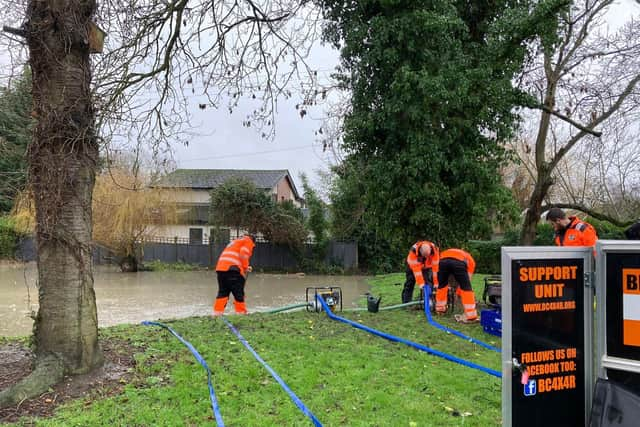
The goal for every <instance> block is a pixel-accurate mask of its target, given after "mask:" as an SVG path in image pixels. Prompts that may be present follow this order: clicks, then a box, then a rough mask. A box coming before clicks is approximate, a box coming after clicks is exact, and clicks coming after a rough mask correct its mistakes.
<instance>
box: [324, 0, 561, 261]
mask: <svg viewBox="0 0 640 427" xmlns="http://www.w3.org/2000/svg"><path fill="white" fill-rule="evenodd" d="M319 3H320V4H321V5H322V6H323V8H324V9H325V17H326V18H327V19H328V20H329V25H328V26H327V27H326V30H325V37H326V38H327V39H328V40H329V41H331V42H333V43H334V44H335V45H336V46H338V47H340V48H341V58H342V70H343V73H342V75H341V79H342V82H343V85H344V87H345V88H346V89H349V90H351V91H352V94H353V98H352V102H351V105H350V111H349V112H348V114H347V115H346V118H345V123H344V147H345V150H346V152H347V155H348V158H349V161H348V162H346V163H345V165H344V167H342V168H341V171H340V173H339V179H341V180H350V181H351V182H352V184H346V187H348V188H351V189H353V188H356V187H359V189H358V191H359V192H360V197H361V198H362V199H361V201H360V203H357V204H355V205H354V206H356V207H357V209H358V211H359V212H361V213H362V215H364V218H366V226H367V227H369V229H370V232H371V234H372V235H375V236H377V237H376V240H383V241H384V242H385V245H392V246H393V247H395V248H404V249H406V246H407V245H408V244H409V243H411V242H412V241H414V240H415V239H418V238H428V239H430V240H434V241H436V242H438V243H439V244H441V245H443V246H447V245H454V244H459V243H461V242H463V241H465V240H466V239H468V238H470V237H472V236H478V235H482V234H486V232H487V229H490V225H491V222H492V220H496V219H497V218H498V216H497V215H499V214H501V215H506V216H507V217H509V216H511V213H512V212H513V209H512V208H513V206H514V205H513V203H512V202H511V199H510V197H509V196H508V193H507V192H505V189H504V188H503V187H502V186H501V184H500V175H499V167H500V166H501V164H502V162H503V160H504V157H505V153H504V151H503V150H502V148H501V145H500V142H501V141H504V140H505V139H506V138H507V137H509V136H510V135H511V134H512V129H513V125H514V123H515V122H516V119H517V117H516V116H515V115H514V113H513V111H514V106H516V105H519V104H521V103H524V102H525V101H526V98H525V97H524V95H523V94H522V93H521V92H520V91H518V90H517V89H515V88H514V87H513V85H512V79H513V78H514V76H515V75H516V74H517V73H518V72H519V71H520V70H521V68H522V66H523V62H524V60H525V58H526V56H527V48H526V43H525V42H526V41H527V40H528V39H529V38H531V37H533V36H535V35H536V34H537V33H538V32H539V31H540V29H541V28H542V27H543V25H541V23H542V22H544V21H545V20H547V19H548V18H549V17H552V16H553V13H554V12H555V10H557V9H558V8H559V6H558V2H542V3H538V6H537V7H533V5H531V4H528V5H524V4H523V5H522V6H518V9H516V8H515V6H513V5H512V4H511V3H510V2H508V1H499V2H491V3H481V4H478V5H476V6H477V7H473V8H471V7H469V5H468V3H466V2H444V1H435V2H434V1H411V2H404V1H381V0H368V1H359V2H345V1H337V0H323V1H319ZM529 6H531V10H532V12H530V11H529V10H528V9H527V8H528V7H529ZM355 181H359V183H357V184H356V182H355ZM350 194H351V197H355V196H357V195H356V194H355V193H353V192H351V193H350ZM345 224H346V223H345Z"/></svg>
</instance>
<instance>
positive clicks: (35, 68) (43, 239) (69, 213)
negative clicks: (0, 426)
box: [0, 0, 102, 405]
mask: <svg viewBox="0 0 640 427" xmlns="http://www.w3.org/2000/svg"><path fill="white" fill-rule="evenodd" d="M95 6H96V5H95V2H94V1H92V0H50V1H42V0H31V1H30V2H29V6H28V27H27V28H28V31H27V42H28V45H29V52H30V65H31V70H32V75H33V113H32V114H33V115H34V116H35V118H36V119H37V126H36V129H35V131H34V136H33V141H32V144H31V146H30V148H29V162H30V171H29V172H30V181H31V185H32V188H33V192H34V196H35V204H36V239H37V243H38V258H37V263H38V281H39V302H40V308H39V311H38V315H37V318H36V322H35V327H34V335H35V345H36V348H35V351H36V369H35V370H34V372H33V374H32V375H30V376H29V377H27V379H26V380H25V381H24V382H23V383H21V384H19V385H18V386H17V387H15V389H16V390H15V391H14V390H11V389H9V390H8V391H5V392H3V393H2V396H0V405H2V404H3V400H4V404H7V403H10V402H12V401H16V399H21V398H24V397H27V395H34V394H38V393H40V392H41V391H42V390H38V389H39V388H42V387H45V390H46V387H48V385H46V384H47V383H49V385H50V384H51V383H54V382H56V381H59V380H60V379H61V377H62V374H64V373H70V374H77V373H83V372H88V371H90V370H92V369H93V368H95V367H97V366H98V365H100V364H101V363H102V354H101V351H100V348H99V345H98V320H97V312H96V300H95V293H94V290H93V273H92V258H91V198H92V192H93V185H94V181H95V169H96V161H97V157H98V144H97V141H96V137H95V132H94V111H93V107H92V99H91V92H90V90H91V88H90V84H91V65H90V60H89V47H88V35H87V30H88V24H89V22H90V21H91V17H92V16H93V13H94V11H95ZM43 376H45V377H46V376H48V378H49V381H45V380H44V379H43ZM28 384H31V386H29V385H28Z"/></svg>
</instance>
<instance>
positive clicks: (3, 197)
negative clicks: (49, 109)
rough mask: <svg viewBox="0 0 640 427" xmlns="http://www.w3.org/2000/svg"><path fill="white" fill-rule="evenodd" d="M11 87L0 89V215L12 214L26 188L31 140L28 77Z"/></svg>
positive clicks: (23, 77) (29, 82)
mask: <svg viewBox="0 0 640 427" xmlns="http://www.w3.org/2000/svg"><path fill="white" fill-rule="evenodd" d="M14 83H15V84H13V85H12V86H10V87H6V88H0V214H1V213H7V212H9V211H11V209H12V208H13V204H14V200H15V198H16V196H17V195H18V193H19V192H20V191H21V190H22V189H23V188H24V186H25V182H26V176H27V160H26V152H27V147H28V145H29V141H30V140H31V130H32V119H31V116H30V112H31V73H30V72H28V71H25V72H24V74H23V75H22V76H21V77H20V78H19V79H18V80H16V81H15V82H14Z"/></svg>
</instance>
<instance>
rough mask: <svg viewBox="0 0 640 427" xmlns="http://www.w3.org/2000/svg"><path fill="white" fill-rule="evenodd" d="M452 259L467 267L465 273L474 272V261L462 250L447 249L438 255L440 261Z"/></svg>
mask: <svg viewBox="0 0 640 427" xmlns="http://www.w3.org/2000/svg"><path fill="white" fill-rule="evenodd" d="M445 258H453V259H457V260H460V261H462V262H464V263H465V264H466V265H467V273H469V274H473V272H474V271H476V261H475V260H474V259H473V257H472V256H471V254H470V253H469V252H466V251H463V250H462V249H447V250H446V251H444V252H442V253H441V254H440V259H445Z"/></svg>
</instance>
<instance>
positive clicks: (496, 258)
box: [468, 218, 625, 274]
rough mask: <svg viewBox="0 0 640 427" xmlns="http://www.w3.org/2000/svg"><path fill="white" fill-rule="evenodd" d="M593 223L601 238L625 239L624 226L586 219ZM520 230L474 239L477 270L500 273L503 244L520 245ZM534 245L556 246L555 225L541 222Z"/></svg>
mask: <svg viewBox="0 0 640 427" xmlns="http://www.w3.org/2000/svg"><path fill="white" fill-rule="evenodd" d="M586 221H587V222H588V223H589V224H591V225H593V226H594V227H595V229H596V232H597V233H598V238H599V239H612V240H623V239H624V238H625V236H624V228H621V227H617V226H615V225H613V224H611V223H609V222H606V221H598V220H596V219H594V218H591V219H587V220H586ZM519 238H520V230H519V229H516V230H511V231H509V232H507V233H505V235H504V237H503V238H501V239H499V240H472V241H470V242H469V244H468V249H469V253H471V256H473V259H475V260H476V272H478V273H483V274H498V273H500V269H501V266H500V263H501V248H502V247H503V246H519V245H518V239H519ZM533 245H534V246H554V245H555V242H554V232H553V227H552V226H551V225H550V224H549V223H547V222H541V223H539V224H538V227H537V229H536V238H535V240H534V241H533Z"/></svg>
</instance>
